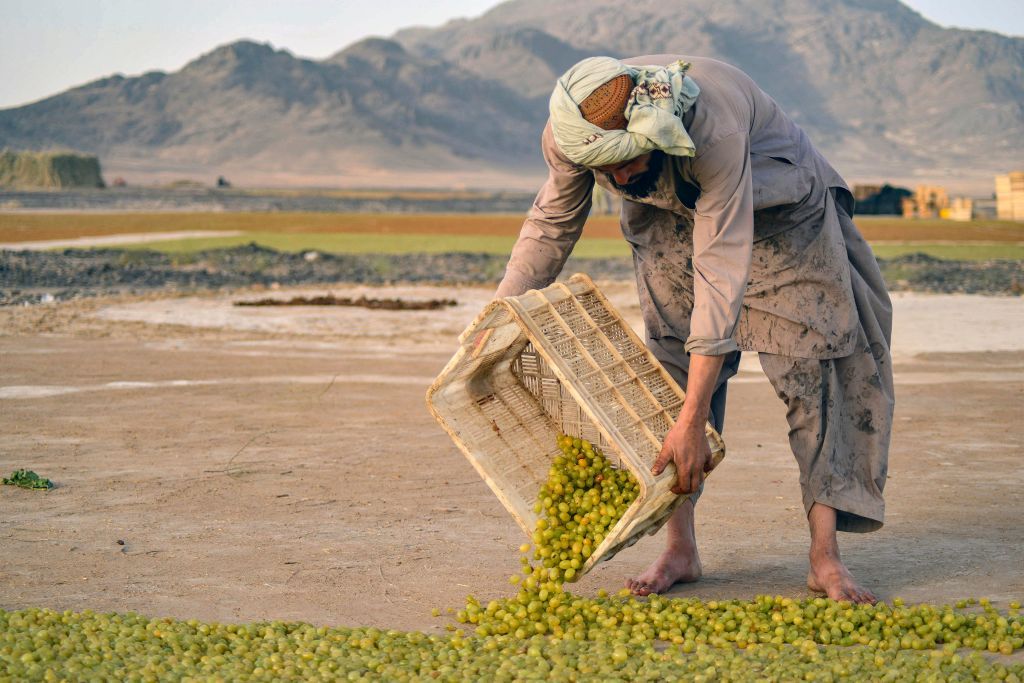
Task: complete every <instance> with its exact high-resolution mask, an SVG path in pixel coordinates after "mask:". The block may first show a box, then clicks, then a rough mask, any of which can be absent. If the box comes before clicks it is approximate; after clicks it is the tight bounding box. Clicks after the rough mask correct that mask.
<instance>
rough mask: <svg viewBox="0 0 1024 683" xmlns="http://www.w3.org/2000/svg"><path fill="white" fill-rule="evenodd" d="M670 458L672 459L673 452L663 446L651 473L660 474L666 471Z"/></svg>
mask: <svg viewBox="0 0 1024 683" xmlns="http://www.w3.org/2000/svg"><path fill="white" fill-rule="evenodd" d="M670 460H672V453H671V452H670V451H669V450H668V449H667V448H662V449H661V453H659V454H658V459H657V460H655V461H654V466H653V467H651V474H653V475H654V476H658V475H659V474H661V473H662V472H664V471H665V468H666V467H667V466H668V463H669V461H670Z"/></svg>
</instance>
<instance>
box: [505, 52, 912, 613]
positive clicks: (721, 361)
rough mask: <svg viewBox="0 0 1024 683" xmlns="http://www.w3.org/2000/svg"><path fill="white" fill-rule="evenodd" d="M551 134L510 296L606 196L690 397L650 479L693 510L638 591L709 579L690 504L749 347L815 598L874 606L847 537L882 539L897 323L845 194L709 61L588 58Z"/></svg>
mask: <svg viewBox="0 0 1024 683" xmlns="http://www.w3.org/2000/svg"><path fill="white" fill-rule="evenodd" d="M550 112H551V116H550V119H549V121H548V125H547V126H546V127H545V130H544V134H543V137H542V149H543V153H544V158H545V160H546V161H547V164H548V169H549V176H548V179H547V182H546V183H545V184H544V186H543V188H542V189H541V190H540V193H539V194H538V195H537V199H536V201H535V202H534V205H533V207H532V209H531V210H530V212H529V215H528V217H527V219H526V221H525V223H524V225H523V229H522V232H521V234H520V236H519V240H518V241H517V243H516V245H515V247H514V249H513V251H512V255H511V257H510V259H509V263H508V267H507V269H506V273H505V277H504V279H503V280H502V282H501V285H500V286H499V288H498V291H497V296H509V295H516V294H520V293H522V292H525V291H526V290H528V289H531V288H539V287H544V286H546V285H548V284H550V282H551V281H553V280H554V278H555V277H556V276H557V275H558V273H559V272H560V271H561V269H562V266H563V265H564V263H565V260H566V259H567V258H568V256H569V253H570V252H571V251H572V248H573V245H574V244H575V242H576V241H577V239H579V236H580V233H581V231H582V228H583V224H584V223H585V221H586V217H587V214H588V211H589V209H590V203H591V194H592V191H593V186H594V184H595V183H597V184H598V185H600V186H601V187H602V188H604V189H605V190H607V191H609V192H611V193H614V194H617V195H620V196H622V198H623V204H622V214H621V227H622V232H623V235H624V236H625V238H626V240H627V241H628V242H629V243H630V246H631V247H632V251H633V262H634V266H635V268H636V278H637V288H638V291H639V296H640V304H641V309H642V312H643V317H644V324H645V327H646V334H647V343H648V346H649V347H650V349H651V350H652V352H653V353H654V355H655V356H656V357H657V358H658V359H659V360H660V361H661V362H662V363H663V364H664V365H665V366H666V368H667V369H668V371H669V372H670V373H671V374H672V375H673V377H675V379H676V380H677V381H678V382H679V383H680V385H681V386H683V387H684V388H685V390H686V392H687V400H686V402H685V404H684V406H683V408H682V412H681V414H680V415H679V418H678V420H677V422H676V424H675V426H674V427H673V428H672V430H671V431H670V432H669V433H668V435H667V437H666V439H665V444H664V448H663V450H662V452H661V455H660V456H659V458H658V460H657V462H656V463H655V464H654V467H653V471H654V472H655V474H658V473H660V472H661V471H663V470H664V468H665V467H666V466H667V464H668V463H669V462H673V463H674V464H675V466H676V471H677V476H678V482H677V485H676V488H675V489H674V490H675V491H676V492H677V493H679V494H681V495H687V494H694V495H693V497H692V498H691V499H690V500H687V501H686V502H684V503H683V504H682V505H680V506H679V507H678V508H677V511H676V513H675V514H674V515H673V517H672V518H671V519H670V521H669V522H668V524H667V529H668V539H667V540H668V545H667V548H666V550H665V552H664V553H663V554H662V555H661V557H660V558H658V560H656V561H655V562H654V564H652V565H651V566H650V567H649V568H648V569H647V570H646V571H644V572H643V573H642V574H641V575H640V576H639V577H637V578H636V579H631V580H629V581H627V586H628V587H629V588H630V589H631V590H632V591H633V592H634V593H636V594H638V595H647V594H649V593H659V592H663V591H666V590H668V589H669V588H670V587H671V586H672V585H673V584H674V583H677V582H685V581H696V580H697V579H699V578H700V576H701V565H700V557H699V555H698V553H697V547H696V540H695V537H694V523H693V519H694V502H693V501H694V499H695V498H696V497H697V494H699V492H700V490H701V487H702V483H703V478H704V473H705V469H706V466H707V463H708V462H709V457H710V453H709V450H708V446H707V443H706V441H705V437H704V422H705V420H710V421H711V423H712V424H713V425H714V426H715V427H716V428H717V429H718V430H719V431H721V430H722V428H723V425H724V418H725V397H726V381H727V380H728V378H729V377H731V376H732V375H734V374H735V373H736V368H737V366H738V363H739V352H740V351H741V350H742V351H756V352H758V353H759V358H760V361H761V365H762V367H763V369H764V371H765V373H766V374H767V376H768V378H769V380H770V381H771V383H772V385H773V387H774V388H775V391H776V393H777V394H778V396H779V397H780V398H781V399H782V400H783V401H784V402H785V403H786V406H787V408H788V412H787V419H788V421H789V425H790V446H791V448H792V451H793V454H794V456H795V457H796V459H797V462H798V464H799V467H800V485H801V490H802V495H803V503H804V507H805V510H806V513H807V519H808V523H809V525H810V535H811V545H810V571H809V573H808V580H807V583H808V586H809V587H810V588H811V589H812V590H815V591H818V592H822V593H826V594H827V595H828V596H829V597H831V598H833V599H837V600H838V599H846V600H851V601H854V602H858V603H871V602H874V601H875V596H874V595H873V594H872V593H871V591H870V590H868V589H867V588H865V587H864V586H862V585H861V584H860V583H859V582H858V581H856V580H855V579H854V578H853V576H851V574H850V572H849V571H848V570H847V568H846V566H845V565H844V564H843V562H842V560H841V558H840V554H839V547H838V544H837V540H836V531H837V530H840V531H853V532H865V531H874V530H876V529H878V528H880V527H881V526H882V522H883V519H884V501H883V499H882V489H883V487H884V485H885V477H886V467H887V459H888V446H889V435H890V428H891V424H892V409H893V386H892V366H891V357H890V354H889V340H890V333H891V327H892V311H891V305H890V302H889V298H888V295H887V293H886V289H885V284H884V282H883V281H882V277H881V273H880V272H879V270H878V266H877V264H876V262H875V260H874V257H873V255H872V253H871V249H870V248H869V247H868V245H867V243H866V242H865V241H864V239H863V238H862V237H861V235H860V234H859V233H858V231H857V229H856V228H855V227H854V225H853V222H852V220H851V218H850V216H851V215H852V213H853V198H852V196H851V194H850V192H849V189H848V188H847V186H846V184H845V183H844V182H843V180H842V179H841V178H840V177H839V175H838V174H837V173H836V171H835V170H834V169H833V168H832V167H831V166H829V164H828V162H826V161H825V159H824V158H823V157H822V156H821V155H820V154H819V153H818V152H817V151H816V150H815V149H814V147H813V146H812V145H811V143H810V141H809V140H808V139H807V136H806V135H805V134H804V132H803V131H802V130H801V129H800V128H799V127H797V126H796V125H795V124H794V123H793V122H792V121H790V119H789V118H788V117H787V116H786V114H785V113H784V112H783V111H782V110H781V109H780V108H779V106H778V105H777V104H776V103H775V102H774V101H773V100H772V99H771V98H770V97H768V96H767V95H766V94H765V93H764V92H762V91H761V90H760V89H759V88H758V87H757V86H756V85H755V84H754V82H753V81H752V80H751V79H750V78H749V77H748V76H746V75H745V74H744V73H742V72H741V71H739V70H737V69H735V68H733V67H731V66H728V65H726V64H723V63H721V62H717V61H715V60H711V59H703V58H696V57H680V56H678V55H658V56H647V57H638V58H635V59H630V60H626V61H625V62H620V61H618V60H615V59H611V58H608V57H595V58H591V59H586V60H583V61H582V62H580V63H579V64H577V65H576V66H574V67H572V68H571V69H569V71H567V72H566V73H565V74H564V75H563V76H562V78H560V79H559V81H558V83H557V85H556V87H555V90H554V93H553V94H552V96H551V102H550Z"/></svg>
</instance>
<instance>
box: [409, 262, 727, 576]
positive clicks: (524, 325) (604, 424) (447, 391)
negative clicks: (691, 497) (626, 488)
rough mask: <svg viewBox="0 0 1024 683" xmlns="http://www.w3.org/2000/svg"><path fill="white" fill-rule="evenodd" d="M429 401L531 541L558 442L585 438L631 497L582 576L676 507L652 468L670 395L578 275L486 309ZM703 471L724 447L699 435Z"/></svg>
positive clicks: (670, 478) (669, 482) (668, 483)
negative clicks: (629, 481) (624, 479)
mask: <svg viewBox="0 0 1024 683" xmlns="http://www.w3.org/2000/svg"><path fill="white" fill-rule="evenodd" d="M459 341H460V343H461V347H460V348H459V350H458V351H457V352H456V354H455V356H454V357H453V358H452V359H451V361H449V363H448V365H447V366H446V367H445V369H444V370H443V371H442V372H441V374H440V375H439V376H438V377H437V379H436V380H435V381H434V383H433V385H431V387H430V389H429V391H428V392H427V405H428V406H429V408H430V411H431V412H432V413H433V415H434V417H435V418H436V419H437V421H438V422H440V423H441V425H442V426H443V427H444V428H445V430H446V431H447V432H448V434H449V435H451V437H452V439H453V440H454V441H455V443H456V445H458V447H459V448H460V449H461V450H462V452H463V453H464V454H465V455H466V457H467V458H469V461H470V462H471V463H472V464H473V466H474V467H475V468H476V470H477V471H478V472H479V473H480V476H481V477H483V479H484V481H486V482H487V484H488V485H489V486H490V487H491V490H493V491H494V493H495V495H497V496H498V499H499V500H500V501H501V502H502V504H503V505H504V506H505V507H506V508H507V509H508V511H509V512H510V513H512V516H513V517H514V518H515V520H516V522H518V523H519V526H521V527H522V528H523V530H524V531H525V532H526V534H527V536H528V537H529V536H531V535H532V533H533V529H534V524H535V522H536V521H537V517H538V515H537V514H536V513H534V511H533V507H534V503H535V502H536V497H537V493H538V492H539V490H540V487H541V486H542V485H543V483H544V482H545V481H546V480H547V472H548V468H549V466H550V462H551V460H552V459H553V458H554V457H556V456H557V455H559V454H560V452H561V451H560V450H559V448H558V444H557V443H556V437H557V435H558V434H559V433H560V432H561V433H564V434H569V435H572V436H577V437H580V438H583V439H588V440H590V441H591V442H592V443H594V444H595V445H597V446H599V447H600V448H601V449H602V451H603V452H604V454H605V456H606V457H607V458H608V459H609V460H610V461H611V462H612V463H613V464H615V465H616V466H618V467H625V468H627V469H628V470H629V471H630V472H632V473H633V476H634V477H636V479H637V481H638V482H639V483H640V494H639V495H638V497H637V499H636V500H635V501H634V502H633V504H632V506H630V507H629V508H628V509H627V510H626V513H625V514H624V515H623V516H622V518H621V519H620V520H619V522H618V523H617V524H616V525H615V526H614V527H613V528H612V529H611V531H610V532H609V533H608V535H607V536H606V537H605V539H604V540H603V541H602V542H601V544H600V545H598V547H597V548H595V550H594V553H593V554H592V555H591V557H590V558H589V559H588V560H587V562H586V563H585V564H584V566H583V567H582V569H581V571H580V574H581V575H582V574H585V573H586V572H587V571H589V570H590V569H591V568H592V567H593V566H594V565H595V564H596V563H597V562H600V561H602V560H607V559H610V558H611V557H612V556H613V555H614V554H615V553H617V552H618V551H619V550H621V549H622V548H625V547H627V546H629V545H632V544H633V543H635V542H636V541H637V540H638V539H639V538H640V537H641V536H642V535H643V534H645V533H651V534H652V533H654V532H655V531H657V530H658V529H659V528H660V527H661V525H662V524H663V523H664V522H665V521H666V520H667V519H668V517H669V515H671V513H672V511H673V510H674V509H675V507H676V506H677V505H678V504H679V503H680V502H682V501H683V500H684V498H683V497H682V496H677V495H676V494H674V493H672V491H671V488H672V486H673V484H674V483H675V479H676V471H675V467H673V466H671V465H670V466H669V467H668V468H666V469H665V471H664V472H663V473H662V474H661V475H660V476H657V477H655V476H653V475H652V474H651V467H652V466H653V465H654V461H655V459H656V458H657V456H658V454H659V453H660V452H661V444H662V441H663V440H664V438H665V435H666V434H667V433H668V431H669V429H670V428H671V427H672V425H673V424H674V421H675V417H676V416H678V414H679V411H680V408H681V407H682V404H683V399H684V394H683V391H682V389H680V388H679V385H678V384H676V382H675V381H674V380H673V379H672V377H671V376H670V375H669V374H668V372H667V371H666V370H665V369H664V368H663V367H662V366H661V364H660V363H658V361H657V360H656V359H655V358H654V356H653V355H652V354H651V352H650V351H649V350H648V349H647V347H646V346H645V345H644V344H643V342H641V341H640V339H639V338H638V337H637V336H636V334H635V333H634V332H633V330H632V329H631V328H630V327H629V325H628V324H627V323H626V322H625V321H624V320H623V319H622V317H621V316H620V315H619V314H618V313H617V312H616V311H615V310H614V309H613V308H612V306H611V304H609V303H608V300H607V299H605V297H604V296H603V295H602V294H601V292H600V291H598V289H597V286H596V285H595V284H594V283H593V281H592V280H591V279H590V278H589V277H587V276H586V275H582V274H577V275H573V276H572V277H571V278H570V279H569V281H568V282H566V283H564V284H563V283H556V284H553V285H551V286H550V287H546V288H544V289H542V290H531V291H529V292H527V293H526V294H523V295H521V296H516V297H507V298H505V299H500V300H496V301H493V302H491V303H490V304H488V306H487V307H486V308H485V309H484V310H483V311H482V312H481V313H480V315H479V316H477V318H476V320H475V321H474V322H473V323H472V324H471V325H470V326H469V327H468V328H467V329H466V331H465V332H463V333H462V335H461V336H460V337H459ZM706 432H707V438H708V444H709V446H710V447H711V453H712V459H713V464H714V465H717V464H718V463H719V462H721V460H722V458H723V457H724V456H725V444H724V442H723V441H722V438H721V436H719V435H718V433H717V432H716V431H715V430H714V429H713V428H712V427H711V425H707V427H706Z"/></svg>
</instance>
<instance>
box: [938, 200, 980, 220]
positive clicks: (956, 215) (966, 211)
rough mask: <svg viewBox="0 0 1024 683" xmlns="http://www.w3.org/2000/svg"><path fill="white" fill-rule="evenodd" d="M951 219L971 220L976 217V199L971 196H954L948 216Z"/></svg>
mask: <svg viewBox="0 0 1024 683" xmlns="http://www.w3.org/2000/svg"><path fill="white" fill-rule="evenodd" d="M945 217H948V218H949V220H951V221H969V220H971V219H972V218H974V200H973V199H971V198H970V197H953V200H952V201H951V202H950V203H949V209H948V210H947V216H945Z"/></svg>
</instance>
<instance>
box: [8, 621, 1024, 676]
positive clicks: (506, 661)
mask: <svg viewBox="0 0 1024 683" xmlns="http://www.w3.org/2000/svg"><path fill="white" fill-rule="evenodd" d="M1015 623H1018V624H1019V623H1020V622H1019V621H1017V622H1015ZM709 642H710V641H709ZM670 679H686V680H694V681H711V680H730V681H764V680H806V681H836V680H850V681H879V680H881V681H925V680H926V681H933V680H934V681H949V680H964V681H968V680H986V681H1009V682H1011V683H1019V682H1020V681H1021V680H1022V679H1024V664H1021V663H1005V662H1001V661H994V660H992V659H989V658H986V657H984V656H982V655H981V654H980V653H977V652H974V653H968V654H959V653H956V652H951V651H946V650H945V649H944V650H933V651H931V652H914V651H912V650H892V649H888V650H883V649H873V648H868V647H845V648H844V647H835V646H821V645H816V644H814V643H812V642H811V641H809V640H802V641H799V642H796V643H794V645H793V646H785V645H777V644H765V645H758V646H756V647H755V646H748V647H747V648H745V649H739V648H734V647H712V646H711V645H710V644H699V645H697V646H696V647H694V648H692V649H688V648H686V647H685V646H679V645H671V644H670V645H668V646H667V647H664V648H662V647H655V643H654V642H653V641H650V640H647V641H643V642H630V641H628V640H627V641H623V640H616V639H599V640H582V641H581V640H573V639H566V638H556V637H552V636H533V637H530V638H526V639H520V638H515V637H513V636H467V635H465V634H463V633H461V632H455V633H453V634H450V635H447V636H434V635H427V634H423V633H416V632H411V633H406V632H399V631H382V630H379V629H374V628H357V629H349V628H317V627H314V626H310V625H308V624H301V623H281V622H273V623H259V624H249V625H235V624H215V623H200V622H196V621H175V620H171V619H146V618H144V617H140V616H138V615H134V614H94V613H91V612H81V613H73V612H63V613H61V612H54V611H50V610H42V609H28V610H21V611H17V612H5V611H3V610H0V680H3V681H59V680H69V681H79V680H109V681H159V680H180V681H198V680H202V681H338V680H348V681H371V680H373V681H377V680H388V681H413V680H426V681H480V680H488V681H512V680H550V681H661V680H670Z"/></svg>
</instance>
